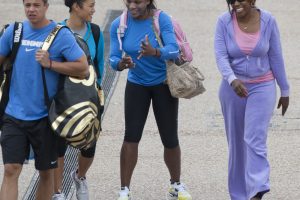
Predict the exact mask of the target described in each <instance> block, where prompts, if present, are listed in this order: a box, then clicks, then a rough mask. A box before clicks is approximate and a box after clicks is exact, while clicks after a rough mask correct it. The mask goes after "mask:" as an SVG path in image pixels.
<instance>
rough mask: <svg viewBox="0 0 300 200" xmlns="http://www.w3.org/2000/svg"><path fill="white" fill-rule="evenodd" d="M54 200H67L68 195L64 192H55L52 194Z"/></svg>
mask: <svg viewBox="0 0 300 200" xmlns="http://www.w3.org/2000/svg"><path fill="white" fill-rule="evenodd" d="M52 200H66V196H65V194H64V193H55V194H54V195H53V196H52Z"/></svg>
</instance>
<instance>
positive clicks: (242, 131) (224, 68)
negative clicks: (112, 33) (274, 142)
mask: <svg viewBox="0 0 300 200" xmlns="http://www.w3.org/2000/svg"><path fill="white" fill-rule="evenodd" d="M227 3H228V7H229V12H226V13H225V14H223V15H221V16H220V17H219V19H218V22H217V28H216V33H215V54H216V61H217V65H218V68H219V71H220V72H221V74H222V77H223V80H222V83H221V86H220V91H219V98H220V102H221V107H222V112H223V116H224V121H225V128H226V134H227V140H228V146H229V177H228V184H229V193H230V197H231V199H232V200H249V199H251V200H258V199H262V196H263V194H264V193H266V192H268V191H269V190H270V185H269V173H270V167H269V162H268V160H267V145H266V141H267V131H268V126H269V122H270V119H271V116H272V113H273V110H274V107H275V103H276V83H275V80H276V82H277V84H278V85H279V87H280V90H281V97H280V99H279V103H278V108H280V107H281V106H282V115H284V113H285V112H286V110H287V107H288V104H289V84H288V82H287V78H286V73H285V68H284V62H283V57H282V51H281V44H280V38H279V31H278V27H277V24H276V21H275V19H274V17H273V16H272V15H271V14H270V13H269V12H267V11H264V10H261V9H258V8H256V7H255V0H227ZM231 8H232V9H231Z"/></svg>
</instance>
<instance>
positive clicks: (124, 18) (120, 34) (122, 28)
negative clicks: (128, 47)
mask: <svg viewBox="0 0 300 200" xmlns="http://www.w3.org/2000/svg"><path fill="white" fill-rule="evenodd" d="M127 15H128V11H127V9H125V10H124V11H123V13H122V14H121V16H120V24H119V27H118V28H117V35H118V41H119V47H120V51H123V47H122V37H124V35H125V29H126V28H127Z"/></svg>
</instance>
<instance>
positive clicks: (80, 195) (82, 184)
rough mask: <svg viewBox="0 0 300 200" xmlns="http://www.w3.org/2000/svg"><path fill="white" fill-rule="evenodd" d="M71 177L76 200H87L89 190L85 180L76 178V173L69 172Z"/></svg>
mask: <svg viewBox="0 0 300 200" xmlns="http://www.w3.org/2000/svg"><path fill="white" fill-rule="evenodd" d="M71 177H72V179H73V181H74V183H75V186H76V197H77V200H89V190H88V185H87V181H86V178H78V177H77V174H76V171H73V172H71Z"/></svg>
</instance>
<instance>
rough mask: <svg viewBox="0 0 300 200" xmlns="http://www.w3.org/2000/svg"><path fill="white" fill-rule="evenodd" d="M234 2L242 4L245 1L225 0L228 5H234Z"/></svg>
mask: <svg viewBox="0 0 300 200" xmlns="http://www.w3.org/2000/svg"><path fill="white" fill-rule="evenodd" d="M236 1H237V2H239V3H242V2H244V1H246V0H227V3H228V4H234V3H235V2H236Z"/></svg>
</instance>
